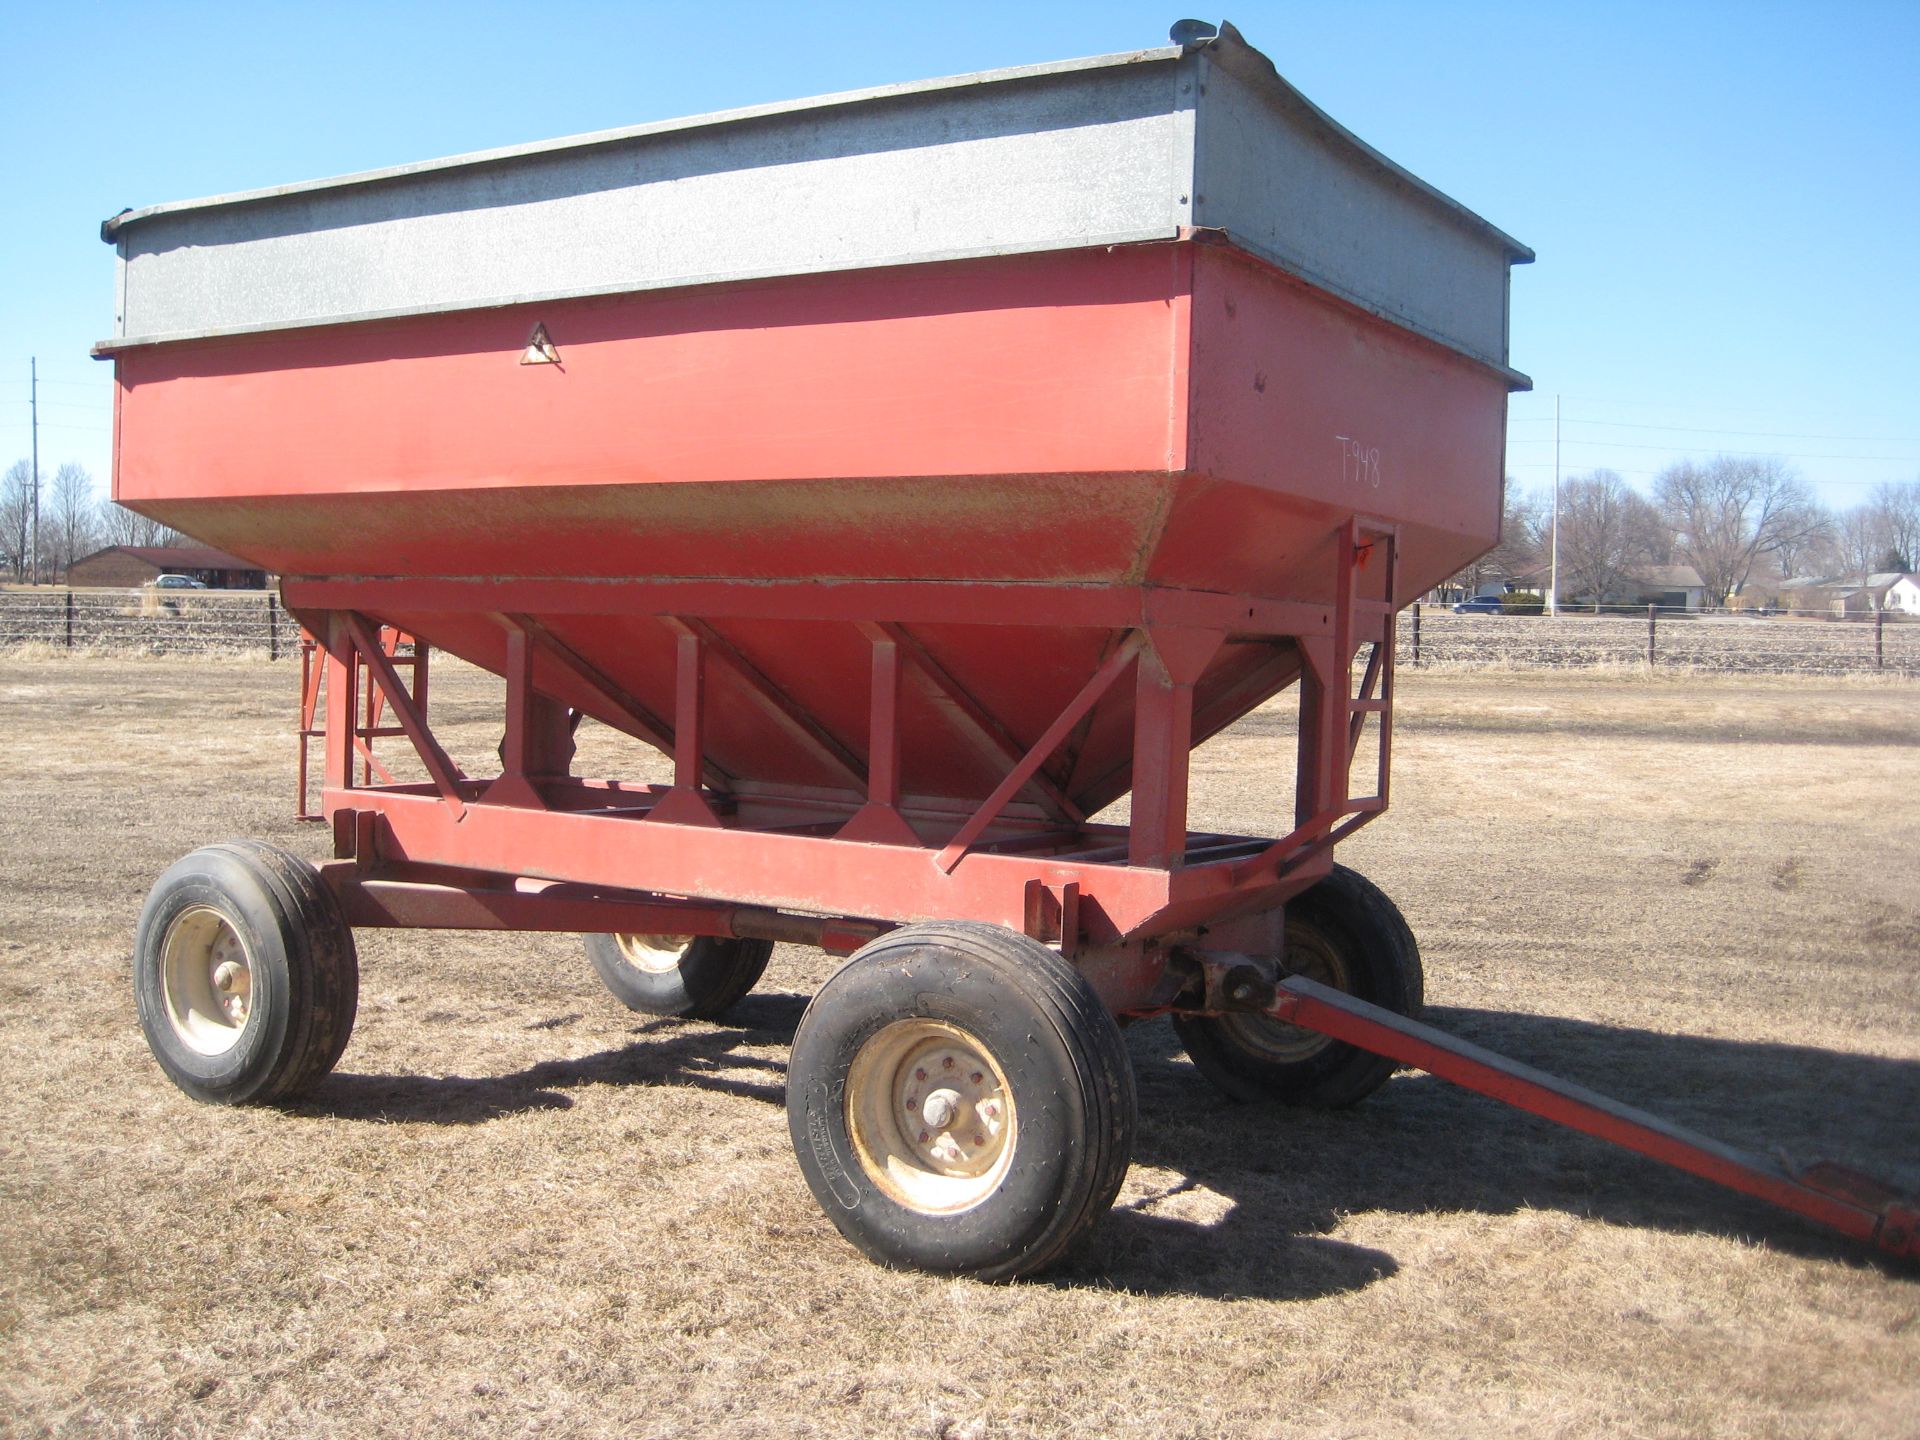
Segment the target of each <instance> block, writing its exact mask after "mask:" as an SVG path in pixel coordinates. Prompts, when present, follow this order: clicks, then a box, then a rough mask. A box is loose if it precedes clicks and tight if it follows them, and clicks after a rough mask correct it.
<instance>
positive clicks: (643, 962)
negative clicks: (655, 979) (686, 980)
mask: <svg viewBox="0 0 1920 1440" xmlns="http://www.w3.org/2000/svg"><path fill="white" fill-rule="evenodd" d="M613 943H614V944H615V945H617V946H619V947H620V958H621V959H622V960H625V961H626V962H627V964H629V965H631V966H633V968H634V969H636V970H644V971H646V972H647V973H648V974H649V975H665V974H667V973H668V972H669V971H673V970H678V969H679V968H680V962H681V961H682V960H684V959H686V956H687V951H688V950H689V949H691V948H692V946H693V937H692V936H690V935H616V936H614V937H613Z"/></svg>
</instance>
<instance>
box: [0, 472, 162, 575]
mask: <svg viewBox="0 0 1920 1440" xmlns="http://www.w3.org/2000/svg"><path fill="white" fill-rule="evenodd" d="M185 538H186V537H184V536H183V535H181V534H180V532H179V531H177V530H173V529H170V528H168V527H167V526H165V525H162V524H161V523H160V522H159V521H158V520H149V519H148V518H147V517H146V516H145V515H136V514H135V513H134V512H133V511H131V510H128V509H126V508H124V507H123V506H120V505H116V504H115V503H114V502H113V501H111V500H103V499H100V498H98V497H96V495H95V494H94V488H93V476H92V475H91V474H89V473H88V471H87V468H86V466H84V465H77V464H75V463H74V462H73V461H71V460H69V461H67V462H66V463H64V464H62V465H60V466H59V467H57V468H56V469H55V470H54V471H53V473H52V474H51V475H49V474H47V472H46V471H44V470H43V471H41V472H40V551H39V555H38V557H37V558H38V560H39V564H38V565H37V566H36V565H35V563H34V561H35V559H36V556H35V554H34V526H33V466H32V464H31V463H30V462H28V461H26V460H16V461H14V462H13V464H11V465H9V466H8V467H7V472H6V474H5V475H4V476H0V570H4V572H5V573H6V574H7V575H8V576H9V577H11V578H12V579H14V580H25V579H29V578H31V577H32V576H33V575H34V574H35V573H38V574H39V576H40V578H41V579H43V580H54V581H58V580H60V579H63V578H64V577H65V576H66V573H67V570H68V569H69V567H71V566H72V564H73V562H74V561H76V560H78V559H80V558H81V557H83V556H86V555H91V554H92V553H93V552H94V551H96V550H98V549H100V548H101V547H102V546H106V545H178V544H180V543H181V542H182V541H183V540H184V539H185Z"/></svg>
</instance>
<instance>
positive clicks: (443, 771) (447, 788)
mask: <svg viewBox="0 0 1920 1440" xmlns="http://www.w3.org/2000/svg"><path fill="white" fill-rule="evenodd" d="M336 618H337V620H338V622H339V624H340V625H342V626H344V628H345V633H346V638H347V639H348V641H350V642H351V645H352V649H353V650H356V651H358V652H359V655H360V659H361V660H362V661H363V662H365V664H366V667H367V673H368V676H369V678H370V679H371V680H372V682H373V683H374V684H375V685H378V686H379V687H380V688H381V689H382V690H383V691H385V692H386V696H387V703H388V704H389V705H391V706H392V707H393V715H394V718H395V719H396V720H398V721H399V722H400V728H401V729H402V730H404V731H406V734H407V739H408V740H409V741H410V742H412V745H413V748H414V753H416V754H417V755H419V757H420V763H421V764H422V765H424V766H426V767H427V774H428V776H429V777H431V779H432V780H433V785H434V788H435V789H436V790H438V791H439V792H440V796H441V798H442V799H443V800H445V801H446V802H447V808H448V809H450V810H451V811H452V812H453V814H454V816H455V818H458V817H459V816H460V815H462V814H463V813H465V811H466V802H465V801H464V800H462V799H461V798H460V783H459V782H460V781H461V780H462V779H464V778H465V777H464V776H462V775H461V773H460V769H459V767H458V766H457V765H455V764H454V763H453V761H452V760H450V759H449V758H448V757H447V752H446V751H445V750H442V749H441V748H440V742H439V741H438V740H436V739H434V738H433V731H432V730H430V729H429V728H428V727H427V721H426V717H425V716H423V715H422V714H421V713H420V712H419V711H418V710H417V709H415V708H414V704H413V699H412V697H411V696H409V695H408V694H407V689H406V686H404V685H403V684H401V683H400V677H399V675H398V674H397V673H395V671H394V668H393V663H392V662H391V661H390V660H389V659H388V658H387V656H386V655H385V654H384V653H383V652H382V651H381V649H380V642H379V640H378V639H377V638H376V637H375V636H374V634H373V632H372V631H370V630H369V629H368V628H367V622H366V621H365V620H364V619H363V618H361V617H360V616H358V615H355V614H353V613H352V612H350V611H348V612H341V613H339V614H338V615H337V617H336ZM348 668H349V669H351V668H352V666H351V664H349V666H348ZM333 678H334V677H332V676H329V677H328V679H329V684H331V682H332V679H333ZM339 689H340V694H339V696H338V697H336V696H334V695H332V694H329V696H328V704H327V749H328V753H329V757H331V754H332V750H333V745H334V733H335V725H334V704H335V701H336V699H344V700H345V701H346V702H347V704H348V706H349V707H351V705H352V701H353V694H352V692H353V686H352V685H351V684H348V685H343V686H341V687H339ZM340 719H341V721H342V722H343V724H342V727H341V729H340V732H339V733H340V736H341V737H342V739H344V738H345V737H346V734H347V731H348V729H350V728H351V726H352V724H353V711H352V709H351V708H348V709H347V711H346V713H345V714H344V715H342V716H341V717H340ZM342 748H343V750H344V748H345V747H344V746H343V747H342ZM347 767H348V775H349V777H351V775H352V759H351V757H350V756H348V757H347ZM327 774H328V782H329V783H330V784H331V783H333V771H332V768H331V765H329V768H328V772H327Z"/></svg>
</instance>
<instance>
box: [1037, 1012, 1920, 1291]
mask: <svg viewBox="0 0 1920 1440" xmlns="http://www.w3.org/2000/svg"><path fill="white" fill-rule="evenodd" d="M1428 1018H1429V1019H1431V1020H1432V1022H1433V1023H1434V1024H1436V1025H1437V1026H1439V1027H1440V1028H1442V1029H1445V1030H1449V1031H1451V1032H1453V1033H1455V1034H1459V1035H1463V1036H1465V1037H1467V1038H1470V1039H1472V1040H1474V1041H1475V1042H1476V1043H1479V1044H1482V1045H1485V1046H1487V1047H1489V1048H1491V1049H1495V1050H1499V1051H1501V1052H1503V1053H1505V1054H1509V1055H1512V1056H1514V1057H1515V1058H1517V1059H1522V1060H1525V1061H1526V1062H1527V1063H1529V1064H1533V1065H1536V1066H1538V1067H1540V1068H1542V1069H1546V1070H1549V1071H1552V1072H1554V1073H1557V1074H1561V1075H1564V1076H1567V1077H1568V1078H1570V1079H1575V1080H1578V1081H1581V1082H1582V1083H1585V1084H1589V1085H1592V1086H1593V1087H1594V1088H1596V1089H1599V1090H1601V1091H1602V1092H1603V1093H1607V1094H1611V1095H1613V1096H1615V1097H1617V1098H1619V1099H1621V1100H1624V1101H1627V1102H1628V1103H1631V1104H1638V1105H1641V1106H1644V1107H1645V1108H1647V1109H1649V1110H1651V1111H1653V1112H1655V1113H1656V1114H1659V1115H1662V1116H1665V1117H1667V1118H1670V1119H1673V1120H1676V1121H1678V1122H1679V1123H1681V1124H1684V1125H1688V1126H1691V1127H1693V1128H1696V1129H1698V1130H1700V1131H1701V1132H1703V1133H1705V1134H1707V1135H1709V1136H1712V1137H1713V1138H1715V1139H1718V1140H1722V1141H1725V1142H1727V1143H1729V1144H1733V1145H1737V1146H1741V1147H1743V1148H1746V1149H1750V1150H1757V1151H1761V1152H1768V1151H1769V1150H1770V1149H1771V1148H1772V1147H1774V1146H1779V1147H1781V1148H1782V1149H1783V1150H1784V1151H1785V1152H1786V1153H1788V1154H1789V1155H1791V1156H1792V1158H1793V1159H1794V1160H1796V1161H1800V1162H1805V1161H1808V1160H1812V1159H1814V1158H1818V1157H1826V1158H1832V1159H1837V1160H1840V1161H1842V1162H1843V1163H1848V1164H1852V1165H1855V1166H1857V1167H1858V1168H1860V1169H1864V1170H1867V1171H1869V1172H1875V1173H1879V1174H1881V1175H1882V1177H1883V1178H1886V1179H1889V1180H1891V1181H1893V1182H1894V1183H1896V1184H1900V1185H1904V1186H1905V1187H1907V1188H1908V1189H1910V1190H1914V1189H1920V1062H1914V1061H1902V1060H1888V1059H1881V1058H1876V1057H1871V1056H1860V1055H1848V1054H1841V1053H1837V1052H1834V1051H1830V1050H1819V1049H1814V1048H1811V1047H1806V1046H1789V1045H1766V1044H1751V1043H1741V1042H1734V1041H1724V1040H1715V1039H1709V1038H1704V1037H1698V1036H1687V1035H1667V1034H1659V1033H1656V1032H1652V1031H1646V1030H1634V1029H1626V1028H1618V1027H1613V1026H1606V1025H1597V1024H1591V1023H1588V1022H1584V1021H1575V1020H1566V1019H1561V1018H1557V1017H1550V1016H1532V1015H1515V1014H1508V1013H1503V1012H1494V1011H1484V1010H1471V1009H1463V1008H1439V1007H1435V1008H1432V1009H1430V1010H1429V1012H1428ZM1128 1041H1129V1048H1130V1049H1131V1051H1132V1053H1133V1058H1134V1063H1135V1070H1136V1074H1137V1076H1138V1079H1139V1084H1140V1092H1141V1107H1140V1114H1141V1121H1140V1135H1139V1141H1138V1144H1137V1145H1136V1148H1135V1161H1136V1163H1137V1164H1139V1165H1143V1166H1148V1167H1153V1168H1154V1169H1159V1170H1163V1171H1165V1172H1169V1173H1170V1174H1171V1175H1172V1176H1174V1177H1177V1178H1176V1179H1175V1180H1174V1181H1173V1182H1172V1183H1170V1184H1165V1185H1162V1186H1160V1187H1158V1188H1157V1189H1154V1190H1151V1191H1149V1192H1148V1193H1147V1194H1145V1195H1141V1196H1138V1197H1136V1198H1135V1199H1134V1201H1133V1202H1132V1203H1131V1204H1123V1205H1122V1206H1121V1207H1119V1208H1118V1209H1117V1210H1116V1212H1115V1214H1114V1216H1113V1217H1112V1219H1111V1221H1110V1222H1109V1223H1108V1224H1106V1225H1103V1226H1102V1227H1101V1228H1100V1230H1099V1231H1097V1232H1096V1233H1095V1235H1094V1236H1093V1238H1092V1240H1091V1241H1090V1242H1089V1244H1088V1245H1087V1246H1086V1247H1085V1249H1084V1250H1083V1252H1082V1254H1081V1255H1080V1256H1079V1257H1078V1259H1077V1260H1076V1263H1075V1264H1074V1265H1073V1266H1072V1267H1071V1268H1070V1269H1069V1270H1068V1271H1067V1272H1066V1273H1065V1274H1064V1275H1063V1276H1062V1277H1061V1281H1060V1283H1070V1284H1071V1283H1095V1284H1101V1285H1115V1286H1121V1287H1124V1288H1127V1289H1137V1290H1143V1291H1148V1292H1166V1291H1176V1292H1183V1293H1191V1294H1199V1295H1207V1296H1217V1297H1225V1296H1253V1295H1258V1296H1270V1297H1271V1296H1287V1295H1300V1296H1303V1297H1304V1296H1310V1295H1317V1294H1324V1293H1326V1292H1327V1290H1328V1289H1329V1288H1335V1289H1338V1288H1348V1287H1349V1286H1351V1285H1352V1284H1355V1283H1358V1284H1364V1283H1368V1282H1369V1281H1370V1280H1371V1279H1373V1278H1381V1277H1384V1276H1387V1275H1391V1274H1392V1273H1394V1270H1395V1268H1397V1267H1396V1265H1395V1263H1394V1260H1393V1257H1391V1256H1389V1255H1385V1254H1383V1253H1381V1252H1377V1251H1371V1250H1367V1249H1365V1248H1364V1247H1360V1246H1353V1245H1346V1244H1344V1243H1343V1242H1339V1241H1335V1240H1332V1239H1330V1238H1327V1232H1328V1231H1330V1230H1332V1229H1333V1228H1334V1227H1335V1226H1336V1225H1337V1224H1338V1223H1339V1221H1340V1219H1341V1217H1343V1216H1345V1215H1349V1214H1364V1213H1368V1212H1379V1211H1387V1212H1392V1213H1397V1214H1402V1215H1418V1214H1424V1213H1430V1212H1439V1211H1462V1210H1464V1211H1475V1212H1479V1213H1482V1214H1493V1215H1505V1214H1512V1213H1514V1212H1516V1211H1519V1210H1521V1209H1525V1208H1533V1209H1547V1210H1558V1211H1561V1212H1564V1213H1568V1214H1574V1215H1579V1216H1582V1217H1586V1218H1591V1219H1597V1220H1600V1221H1602V1222H1604V1223H1607V1224H1613V1225H1621V1226H1631V1227H1635V1228H1647V1229H1657V1230H1662V1231H1666V1232H1669V1233H1674V1234H1710V1235H1722V1236H1726V1237H1729V1238H1741V1239H1749V1240H1757V1241H1760V1242H1762V1243H1764V1244H1766V1245H1768V1246H1769V1247H1771V1248H1773V1249H1776V1250H1781V1251H1785V1252H1787V1253H1790V1254H1794V1255H1799V1256H1805V1257H1809V1258H1814V1257H1817V1258H1820V1259H1824V1260H1839V1261H1841V1262H1843V1263H1848V1264H1863V1265H1869V1264H1870V1265H1881V1264H1882V1263H1883V1262H1882V1261H1880V1260H1879V1259H1878V1258H1877V1257H1875V1256H1874V1255H1873V1253H1872V1252H1870V1251H1868V1250H1867V1249H1866V1247H1864V1246H1862V1245H1860V1244H1857V1243H1855V1242H1852V1241H1849V1240H1847V1239H1845V1238H1844V1237H1841V1236H1838V1235H1833V1234H1830V1233H1828V1232H1826V1231H1824V1230H1821V1229H1819V1228H1817V1227H1815V1226H1813V1225H1811V1224H1810V1223H1807V1222H1803V1221H1801V1220H1799V1219H1798V1218H1797V1217H1795V1216H1792V1215H1790V1214H1788V1213H1786V1212H1784V1211H1780V1210H1776V1209H1774V1208H1773V1207H1772V1206H1769V1205H1765V1204H1762V1203H1760V1202H1759V1201H1756V1200H1750V1199H1748V1198H1746V1197H1744V1196H1740V1195H1736V1194H1734V1193H1733V1192H1731V1191H1727V1190H1723V1189H1721V1188H1720V1187H1719V1186H1716V1185H1712V1184H1709V1183H1708V1182H1706V1181H1704V1180H1699V1179H1696V1178H1695V1177H1693V1176H1690V1175H1685V1174H1682V1173H1681V1172H1679V1171H1676V1170H1672V1169H1670V1168H1668V1167H1666V1166H1663V1165H1659V1164H1656V1163H1655V1162H1653V1161H1650V1160H1646V1159H1644V1158H1642V1157H1640V1156H1637V1155H1633V1154H1630V1153H1629V1152H1627V1151H1624V1150H1620V1149H1618V1148H1616V1147H1614V1146H1611V1145H1607V1144H1605V1143H1603V1142H1601V1141H1598V1140H1594V1139H1590V1138H1589V1137H1586V1136H1583V1135H1579V1134H1576V1133H1575V1132H1573V1131H1570V1130H1566V1129H1564V1128H1562V1127H1559V1126H1556V1125H1553V1124H1551V1123H1549V1122H1547V1121H1545V1120H1541V1119H1538V1118H1537V1117H1534V1116H1531V1115H1527V1114H1523V1113H1521V1112H1519V1111H1516V1110H1512V1109H1510V1108H1508V1107H1507V1106H1504V1105H1501V1104H1499V1103H1498V1102H1495V1101H1493V1100H1490V1099H1487V1098H1485V1097H1483V1096H1479V1095H1475V1094H1472V1093H1471V1092H1468V1091H1465V1090H1462V1089H1459V1088H1458V1087H1456V1086H1453V1085H1450V1084H1448V1083H1447V1082H1445V1081H1442V1080H1438V1079H1435V1078H1434V1077H1432V1076H1429V1075H1425V1074H1419V1073H1406V1074H1401V1075H1398V1076H1396V1077H1395V1078H1394V1079H1393V1080H1392V1081H1391V1082H1389V1084H1388V1085H1387V1086H1386V1087H1384V1088H1383V1089H1382V1090H1381V1091H1380V1092H1379V1093H1378V1094H1376V1095H1374V1096H1373V1097H1372V1098H1371V1099H1370V1100H1368V1101H1367V1102H1365V1103H1364V1104H1362V1105H1360V1106H1357V1107H1355V1108H1354V1109H1352V1110H1347V1111H1338V1112H1332V1113H1327V1112H1316V1111H1303V1110H1293V1109H1288V1108H1287V1107H1284V1106H1279V1105H1251V1106H1240V1105H1233V1104H1230V1103H1228V1102H1226V1101H1224V1100H1222V1099H1221V1098H1220V1097H1219V1096H1218V1095H1217V1093H1216V1092H1215V1091H1213V1089H1212V1088H1211V1087H1210V1086H1209V1085H1208V1084H1207V1083H1206V1082H1205V1081H1204V1080H1203V1079H1202V1078H1201V1077H1200V1076H1199V1074H1198V1073H1197V1072H1196V1071H1195V1070H1194V1069H1193V1067H1192V1065H1191V1064H1190V1063H1189V1062H1188V1061H1187V1059H1186V1057H1185V1056H1184V1054H1182V1052H1181V1050H1180V1048H1179V1042H1178V1041H1177V1040H1176V1039H1175V1038H1174V1036H1173V1034H1172V1031H1171V1029H1170V1027H1168V1026H1165V1025H1159V1024H1154V1025H1141V1026H1136V1027H1134V1028H1133V1029H1132V1030H1131V1031H1130V1032H1129V1034H1128ZM1370 1267H1371V1270H1370ZM1884 1268H1886V1269H1888V1270H1889V1271H1890V1272H1891V1273H1897V1274H1904V1275H1906V1276H1908V1277H1912V1276H1913V1275H1914V1274H1915V1270H1914V1269H1913V1268H1912V1267H1907V1266H1902V1265H1900V1264H1899V1263H1898V1262H1891V1261H1889V1262H1885V1265H1884Z"/></svg>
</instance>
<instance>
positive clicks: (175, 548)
mask: <svg viewBox="0 0 1920 1440" xmlns="http://www.w3.org/2000/svg"><path fill="white" fill-rule="evenodd" d="M161 575H191V576H192V577H193V578H194V579H196V580H199V581H202V582H203V583H205V584H206V586H207V587H208V588H209V589H212V590H264V589H266V588H267V572H266V571H265V570H263V569H261V568H260V567H259V566H258V565H250V564H248V563H247V562H246V561H245V560H241V559H238V558H237V557H235V556H232V555H229V554H227V553H226V552H225V551H223V550H213V549H209V548H208V547H207V546H205V545H109V546H107V547H106V548H105V549H104V550H96V551H94V552H93V553H92V554H91V555H86V556H83V557H81V558H80V559H78V560H76V561H74V562H73V564H72V565H71V566H69V567H68V569H67V584H69V585H74V586H82V587H84V586H103V587H111V588H116V589H125V588H128V587H131V586H134V585H145V584H148V583H150V582H151V581H153V580H154V579H155V578H157V577H158V576H161Z"/></svg>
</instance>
